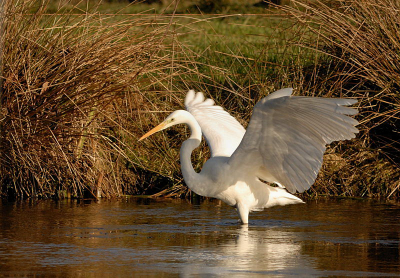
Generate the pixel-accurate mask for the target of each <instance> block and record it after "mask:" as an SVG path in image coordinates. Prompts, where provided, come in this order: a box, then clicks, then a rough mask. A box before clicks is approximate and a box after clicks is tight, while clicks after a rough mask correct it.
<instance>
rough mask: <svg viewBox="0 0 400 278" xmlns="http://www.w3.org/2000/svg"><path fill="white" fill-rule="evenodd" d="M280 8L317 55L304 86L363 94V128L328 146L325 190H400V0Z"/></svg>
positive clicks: (336, 0) (343, 0)
mask: <svg viewBox="0 0 400 278" xmlns="http://www.w3.org/2000/svg"><path fill="white" fill-rule="evenodd" d="M280 9H281V10H284V11H285V12H286V13H287V14H288V15H289V16H290V17H291V18H294V19H295V22H296V25H298V26H301V27H302V28H304V30H305V33H307V34H308V35H306V36H302V39H301V40H298V41H297V42H295V43H296V44H297V45H298V46H299V47H301V48H304V49H307V51H309V50H311V51H312V52H313V53H314V55H315V56H314V57H315V62H314V65H311V66H309V67H306V68H304V67H303V68H302V71H303V73H304V74H303V82H302V83H303V87H304V85H306V87H307V90H308V91H311V92H312V93H313V94H316V95H321V94H322V95H327V96H332V95H333V96H335V95H336V96H351V97H357V98H358V100H359V108H360V114H359V116H358V117H359V118H358V119H359V120H360V123H361V125H360V126H359V127H360V128H361V129H362V133H361V134H360V135H361V136H360V137H359V140H358V141H355V143H354V144H353V146H351V145H347V146H344V145H340V144H339V145H338V146H335V149H339V150H341V151H339V152H338V153H333V150H330V152H331V153H330V154H329V153H328V155H327V161H328V162H327V163H326V164H325V167H324V169H323V171H322V172H321V178H322V179H321V180H320V182H319V185H320V187H319V188H320V190H321V188H322V191H325V192H327V193H332V192H333V193H334V194H336V195H337V194H339V195H340V194H342V195H346V196H375V197H376V196H378V197H386V198H388V197H391V196H392V197H396V196H397V197H399V195H400V194H399V191H400V190H399V189H400V183H399V179H400V174H399V173H400V171H399V170H400V141H399V134H400V28H399V27H400V19H399V12H400V1H391V0H377V1H375V0H365V1H352V0H332V1H297V0H294V1H291V5H290V6H285V7H281V8H280ZM292 43H293V42H292ZM350 149H353V150H355V152H354V153H351V150H350ZM329 176H330V177H337V179H336V180H334V179H332V178H329ZM338 184H339V185H345V186H341V187H342V188H338V187H337V185H338Z"/></svg>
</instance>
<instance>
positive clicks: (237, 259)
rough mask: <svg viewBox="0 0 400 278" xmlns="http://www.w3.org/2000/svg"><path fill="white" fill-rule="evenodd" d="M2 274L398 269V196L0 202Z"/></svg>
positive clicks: (363, 273) (386, 272) (379, 273)
mask: <svg viewBox="0 0 400 278" xmlns="http://www.w3.org/2000/svg"><path fill="white" fill-rule="evenodd" d="M0 210H1V214H0V258H1V260H0V275H2V276H4V275H6V276H33V275H46V276H47V275H51V276H63V277H64V276H66V277H68V276H73V277H76V276H83V277H87V276H96V277H98V276H102V277H104V276H106V277H108V276H145V277H146V276H147V277H170V276H171V277H176V276H182V277H193V276H195V277H210V276H211V277H212V276H222V277H224V276H225V277H226V276H232V277H249V276H251V277H258V276H260V277H261V276H267V277H268V276H269V277H294V276H298V275H302V276H308V277H333V276H342V277H343V276H348V277H400V275H399V273H400V205H399V204H398V203H382V202H377V201H367V200H343V199H339V200H335V199H333V200H332V199H329V200H325V199H324V200H317V201H315V200H314V201H307V203H306V204H305V205H291V206H286V207H275V208H271V209H267V210H265V211H262V212H255V213H252V214H251V215H250V224H249V225H246V226H243V225H239V224H238V220H237V219H238V217H237V215H236V212H235V210H234V209H233V208H231V207H229V206H227V205H225V204H223V203H221V202H219V201H217V200H215V201H205V202H202V203H200V204H193V203H190V202H188V201H186V200H165V199H164V200H153V199H143V198H128V199H124V200H119V201H104V200H102V201H99V202H91V203H84V202H77V201H69V200H65V201H59V202H55V201H38V202H5V201H2V202H1V203H0Z"/></svg>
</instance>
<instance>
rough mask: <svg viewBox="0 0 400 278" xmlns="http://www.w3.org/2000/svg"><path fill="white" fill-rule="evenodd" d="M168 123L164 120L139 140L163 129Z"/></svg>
mask: <svg viewBox="0 0 400 278" xmlns="http://www.w3.org/2000/svg"><path fill="white" fill-rule="evenodd" d="M166 125H167V123H166V122H162V123H161V124H159V125H158V126H156V127H155V128H153V129H152V130H150V131H149V132H147V133H146V134H145V135H143V136H142V137H140V139H139V141H141V140H143V139H144V138H147V137H149V136H150V135H152V134H154V133H156V132H158V131H160V130H163V129H164V128H165V127H166Z"/></svg>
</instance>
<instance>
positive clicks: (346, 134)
mask: <svg viewBox="0 0 400 278" xmlns="http://www.w3.org/2000/svg"><path fill="white" fill-rule="evenodd" d="M292 91H293V90H292V89H291V88H286V89H282V90H279V91H276V92H274V93H272V94H270V95H268V96H267V97H265V98H263V99H262V100H260V101H259V102H258V103H257V104H256V105H255V107H254V110H253V115H252V116H251V119H250V122H249V125H248V127H247V131H246V130H245V129H244V128H243V126H242V125H241V124H240V123H239V122H238V121H237V120H236V119H235V118H233V117H232V116H231V115H229V113H228V112H226V111H225V110H224V109H223V108H222V107H220V106H217V105H214V101H213V100H211V99H206V100H205V99H204V96H203V94H202V93H197V94H196V93H195V92H194V91H193V90H190V91H189V93H188V94H187V96H186V99H185V107H186V111H185V110H177V111H174V112H173V113H171V114H170V115H169V116H168V117H167V118H166V119H165V120H164V121H163V122H162V123H161V124H159V125H158V126H156V127H155V128H153V129H152V130H150V131H149V132H147V133H146V134H145V135H143V136H142V137H141V138H140V139H139V140H142V139H144V138H146V137H148V136H150V135H152V134H154V133H156V132H158V131H161V130H163V129H166V128H168V127H171V126H174V125H177V124H186V125H188V126H189V128H190V131H191V134H190V137H189V139H187V140H186V141H184V142H183V143H182V147H181V149H180V162H181V170H182V175H183V178H184V180H185V183H186V185H187V186H188V187H189V188H190V189H191V190H192V191H194V192H195V193H196V194H198V195H201V196H205V197H213V198H217V199H220V200H222V201H224V202H225V203H227V204H228V205H231V206H233V207H235V208H236V209H237V211H238V214H239V217H240V221H241V222H242V223H243V224H246V223H248V218H249V212H251V211H257V210H262V209H264V208H268V207H272V206H276V205H288V204H297V203H303V201H302V200H301V199H299V198H298V197H296V196H294V195H292V194H290V193H289V192H291V193H295V192H296V191H298V192H300V193H301V192H303V191H305V190H307V189H309V188H310V187H311V185H312V184H313V183H314V181H315V179H316V177H317V174H318V171H319V170H320V168H321V165H322V158H323V154H324V152H325V149H326V144H329V143H331V142H333V141H338V140H345V139H351V138H354V137H355V134H356V133H358V129H357V128H355V126H356V125H357V124H358V122H357V121H356V120H355V119H353V118H351V117H349V116H347V115H355V114H357V112H358V111H357V109H355V108H350V107H345V106H346V105H352V104H355V103H356V102H357V101H356V100H354V99H338V98H336V99H333V98H317V97H303V96H292ZM203 135H204V137H205V139H206V141H207V143H208V146H209V147H210V149H211V158H210V159H209V160H208V161H207V162H206V163H205V164H204V165H203V168H202V170H201V172H200V173H197V172H196V171H195V170H194V169H193V165H192V162H191V153H192V151H193V150H194V149H196V148H197V147H198V146H199V145H200V142H201V139H202V136H203ZM263 181H266V182H269V183H271V184H276V185H277V186H270V185H268V184H266V183H265V182H263ZM288 191H289V192H288Z"/></svg>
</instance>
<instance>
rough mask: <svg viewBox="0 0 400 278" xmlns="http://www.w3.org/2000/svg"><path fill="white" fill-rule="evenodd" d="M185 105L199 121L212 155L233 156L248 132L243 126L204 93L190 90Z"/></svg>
mask: <svg viewBox="0 0 400 278" xmlns="http://www.w3.org/2000/svg"><path fill="white" fill-rule="evenodd" d="M185 107H186V110H187V111H189V112H190V113H191V114H192V115H193V116H194V117H195V119H196V121H197V122H198V123H199V125H200V127H201V131H202V133H203V135H204V137H205V138H206V141H207V143H208V145H209V147H210V149H211V156H212V157H215V156H231V155H232V153H233V152H234V151H235V150H236V148H237V147H238V146H239V144H240V141H242V138H243V136H244V134H245V132H246V130H245V129H244V128H243V126H242V125H241V124H240V123H239V122H238V121H237V120H236V119H235V118H233V117H232V116H231V115H229V113H228V112H226V111H225V110H224V109H223V108H222V107H221V106H217V105H214V101H213V100H212V99H206V100H204V96H203V94H202V93H200V92H199V93H197V94H196V93H195V91H193V90H190V91H189V92H188V94H187V96H186V98H185Z"/></svg>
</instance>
